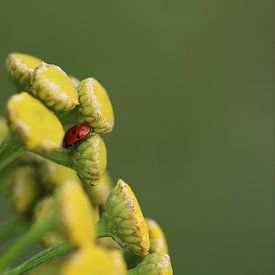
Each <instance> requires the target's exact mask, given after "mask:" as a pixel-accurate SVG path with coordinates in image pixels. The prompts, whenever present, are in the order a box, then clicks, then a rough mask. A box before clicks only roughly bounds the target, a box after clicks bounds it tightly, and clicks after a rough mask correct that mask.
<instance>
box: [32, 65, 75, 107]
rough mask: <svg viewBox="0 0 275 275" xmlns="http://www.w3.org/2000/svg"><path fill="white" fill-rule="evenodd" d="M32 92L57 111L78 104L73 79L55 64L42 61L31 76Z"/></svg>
mask: <svg viewBox="0 0 275 275" xmlns="http://www.w3.org/2000/svg"><path fill="white" fill-rule="evenodd" d="M31 85H32V93H33V94H34V95H35V96H36V97H38V98H39V99H40V100H41V101H42V102H43V103H45V105H47V106H48V107H50V108H52V109H53V110H55V111H68V110H71V109H73V108H74V107H75V106H76V105H77V104H78V95H77V92H76V89H75V88H74V86H73V83H72V81H71V79H70V78H69V77H68V76H67V74H66V73H65V72H64V71H62V69H61V68H60V67H58V66H55V65H49V64H46V63H42V64H41V65H40V66H39V67H38V68H36V69H35V70H34V72H33V74H32V77H31Z"/></svg>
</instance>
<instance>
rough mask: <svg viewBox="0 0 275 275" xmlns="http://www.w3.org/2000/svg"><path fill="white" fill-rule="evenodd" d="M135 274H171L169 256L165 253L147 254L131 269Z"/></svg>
mask: <svg viewBox="0 0 275 275" xmlns="http://www.w3.org/2000/svg"><path fill="white" fill-rule="evenodd" d="M133 271H134V272H131V274H135V275H172V274H173V269H172V266H171V262H170V257H169V255H168V254H165V253H153V254H149V255H147V256H146V257H145V258H144V260H143V261H142V262H141V263H140V264H138V265H137V267H135V268H134V269H133Z"/></svg>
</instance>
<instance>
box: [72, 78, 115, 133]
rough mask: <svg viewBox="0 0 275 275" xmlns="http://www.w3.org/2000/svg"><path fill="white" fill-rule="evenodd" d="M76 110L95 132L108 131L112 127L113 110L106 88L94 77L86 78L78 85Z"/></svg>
mask: <svg viewBox="0 0 275 275" xmlns="http://www.w3.org/2000/svg"><path fill="white" fill-rule="evenodd" d="M77 90H78V94H79V103H80V105H79V108H78V111H79V113H80V114H81V115H82V117H84V118H85V121H86V122H87V123H89V124H90V125H91V126H92V127H93V129H94V131H95V132H98V133H108V132H111V131H112V129H113V127H114V112H113V107H112V104H111V101H110V99H109V96H108V94H107V92H106V90H105V89H104V88H103V87H102V85H101V84H100V83H99V82H98V81H97V80H96V79H94V78H87V79H84V80H82V81H81V82H80V84H79V85H78V88H77Z"/></svg>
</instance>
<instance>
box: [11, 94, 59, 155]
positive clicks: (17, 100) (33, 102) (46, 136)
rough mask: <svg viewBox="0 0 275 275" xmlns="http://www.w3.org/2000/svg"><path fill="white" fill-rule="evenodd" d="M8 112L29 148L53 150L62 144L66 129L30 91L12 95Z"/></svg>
mask: <svg viewBox="0 0 275 275" xmlns="http://www.w3.org/2000/svg"><path fill="white" fill-rule="evenodd" d="M7 112H8V119H9V121H10V124H11V127H12V128H13V130H14V131H15V132H16V134H17V135H18V137H19V138H20V140H21V141H22V143H23V144H25V146H26V147H27V148H29V149H37V150H42V151H51V150H55V149H58V148H60V146H61V145H62V141H63V136H64V130H63V127H62V125H61V123H60V122H59V120H58V119H57V117H56V116H55V115H54V114H53V113H52V112H51V111H49V110H48V109H47V108H46V107H45V106H44V105H43V104H42V103H41V102H40V101H39V100H37V99H36V98H34V97H32V96H31V95H29V94H28V93H26V92H22V93H20V94H16V95H13V96H12V97H10V99H9V100H8V103H7Z"/></svg>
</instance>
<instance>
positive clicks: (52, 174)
mask: <svg viewBox="0 0 275 275" xmlns="http://www.w3.org/2000/svg"><path fill="white" fill-rule="evenodd" d="M40 172H41V175H42V181H43V183H45V185H47V186H48V187H50V188H52V187H56V186H58V185H61V184H64V183H66V182H67V181H71V180H73V181H76V182H79V183H80V178H79V177H78V176H77V173H76V172H75V170H73V169H71V168H69V167H66V166H63V165H60V164H57V163H55V162H53V161H50V160H46V159H45V160H44V162H43V163H42V164H41V168H40Z"/></svg>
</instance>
